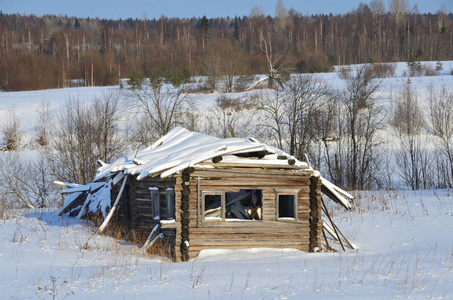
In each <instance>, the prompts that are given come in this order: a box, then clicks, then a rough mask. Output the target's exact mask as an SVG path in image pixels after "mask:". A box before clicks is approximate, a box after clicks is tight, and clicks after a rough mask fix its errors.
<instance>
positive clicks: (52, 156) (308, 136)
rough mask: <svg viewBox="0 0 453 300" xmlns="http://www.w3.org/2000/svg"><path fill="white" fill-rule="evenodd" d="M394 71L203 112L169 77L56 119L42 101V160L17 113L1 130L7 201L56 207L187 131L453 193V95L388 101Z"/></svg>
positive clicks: (315, 78) (385, 181) (257, 94)
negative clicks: (63, 189)
mask: <svg viewBox="0 0 453 300" xmlns="http://www.w3.org/2000/svg"><path fill="white" fill-rule="evenodd" d="M386 68H387V69H390V70H392V69H393V70H394V68H392V67H391V66H390V67H388V66H387V67H383V66H378V65H372V64H366V65H361V66H357V67H355V68H348V67H345V68H340V69H339V70H338V72H337V74H338V76H339V78H340V83H339V84H337V85H336V87H332V86H328V84H327V83H326V82H325V81H324V80H323V79H322V77H321V76H320V75H315V74H294V75H292V76H290V77H289V78H288V79H287V80H286V81H281V82H279V83H276V84H275V85H274V88H273V89H264V88H261V89H256V90H251V91H247V92H243V93H239V94H229V93H224V94H220V95H219V96H218V98H217V101H215V103H213V104H212V105H211V106H210V107H203V109H201V110H200V109H199V105H200V104H197V102H196V99H195V97H191V94H188V93H185V92H183V91H186V90H187V89H188V86H189V85H190V84H181V85H172V84H165V83H164V78H163V77H162V76H161V77H155V78H153V79H149V78H147V79H146V80H145V79H144V80H143V81H142V82H141V83H140V84H137V83H136V82H134V85H128V86H126V87H125V88H123V89H118V90H116V92H114V93H113V92H111V93H106V94H104V95H102V97H98V98H97V99H95V100H94V101H93V102H90V103H85V102H83V101H82V100H80V99H67V101H66V103H65V105H64V107H63V108H62V109H61V110H60V111H58V112H56V113H55V112H52V111H51V110H50V108H49V105H48V104H46V103H42V104H41V105H40V107H39V109H38V112H39V113H38V118H37V119H36V120H35V142H34V143H32V144H30V145H27V147H38V149H39V151H35V154H34V155H33V156H31V157H30V156H27V155H23V153H21V152H20V151H18V150H20V148H21V147H22V146H23V145H24V139H23V136H24V132H23V129H22V126H21V124H20V121H19V120H18V119H17V117H16V114H15V111H14V109H11V110H10V113H9V116H8V118H6V119H5V120H4V121H3V124H2V126H1V133H2V138H3V144H4V145H5V146H4V151H3V152H0V177H1V178H2V180H1V183H0V198H1V199H2V201H6V200H5V199H9V200H8V201H12V202H14V203H16V204H17V203H22V204H23V205H27V206H34V207H37V206H39V207H43V206H47V205H49V203H55V201H58V199H59V196H58V193H57V191H56V190H55V188H54V187H53V186H52V182H53V181H54V180H63V181H68V182H74V183H80V184H86V183H89V182H91V181H92V179H93V178H94V175H95V172H96V170H97V168H98V167H99V166H100V165H102V164H103V163H104V162H105V163H111V162H112V161H114V160H115V159H117V158H118V157H120V156H122V155H124V154H125V153H127V152H132V151H133V150H136V149H137V148H143V147H146V146H148V145H150V144H151V143H152V142H153V141H155V140H156V139H157V138H159V137H160V136H162V135H165V134H166V133H168V131H169V130H171V129H172V128H174V126H176V125H182V126H184V127H186V128H188V129H190V130H196V131H199V132H203V133H206V134H210V135H214V136H218V137H221V138H228V137H250V136H253V137H255V138H257V139H258V140H260V141H262V142H265V143H268V144H271V145H274V146H276V147H278V148H281V149H283V150H285V151H287V152H288V153H290V154H291V155H294V156H295V157H296V158H298V159H300V160H307V158H309V159H310V163H311V164H312V166H313V167H314V168H315V169H318V170H320V171H322V173H323V174H325V176H326V177H329V179H331V180H332V181H333V182H335V183H336V184H337V185H339V186H342V187H344V188H347V189H351V190H362V189H374V188H392V187H393V185H394V184H395V182H401V183H403V185H401V184H400V185H399V186H400V187H401V186H406V187H408V188H411V189H427V188H452V187H453V118H452V116H453V91H452V90H451V89H449V88H448V87H446V86H441V87H437V88H436V87H434V86H430V87H428V95H427V96H425V97H426V99H423V100H422V101H420V95H419V93H418V92H417V90H416V89H415V88H414V87H413V86H412V84H411V81H410V79H408V81H407V82H406V83H404V84H403V85H402V86H401V87H398V91H397V92H396V93H394V94H391V95H390V98H388V97H389V96H385V97H387V98H384V96H383V94H382V93H381V86H382V80H383V79H382V78H380V76H381V75H382V74H383V73H386V72H383V71H382V70H383V69H386ZM388 72H390V73H391V71H388ZM131 83H132V82H131ZM192 85H193V84H192ZM389 102H390V104H389ZM420 102H422V103H425V104H426V105H425V106H424V107H422V106H421V105H420V104H419V103H420ZM389 106H391V109H389ZM54 115H56V117H53V116H54ZM128 120H132V121H128ZM124 121H127V122H126V124H125V123H124ZM97 162H99V163H100V165H99V164H98V163H97Z"/></svg>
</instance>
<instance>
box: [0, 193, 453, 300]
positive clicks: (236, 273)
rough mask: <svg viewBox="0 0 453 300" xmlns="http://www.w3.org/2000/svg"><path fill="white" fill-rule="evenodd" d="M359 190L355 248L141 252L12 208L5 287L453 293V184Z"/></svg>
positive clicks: (102, 294) (3, 225)
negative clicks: (181, 258) (177, 258)
mask: <svg viewBox="0 0 453 300" xmlns="http://www.w3.org/2000/svg"><path fill="white" fill-rule="evenodd" d="M355 196H356V199H357V201H356V202H355V204H354V207H353V210H352V211H349V212H346V211H344V210H343V209H338V210H336V211H334V213H333V214H334V215H335V217H334V219H335V221H336V222H337V225H338V226H339V227H340V229H341V230H342V231H343V233H345V235H346V236H347V237H348V238H350V239H351V241H352V242H354V243H355V244H356V245H357V246H358V247H359V249H357V250H349V251H348V252H342V251H338V252H327V251H324V252H321V253H302V252H299V251H296V250H292V249H261V248H257V249H248V250H221V249H219V250H210V251H203V252H202V253H201V254H200V256H199V257H198V259H196V260H194V261H191V262H187V263H172V262H169V261H167V260H166V259H165V258H159V257H151V256H144V255H142V254H141V253H140V251H139V247H140V246H141V245H134V244H130V243H126V242H124V241H117V240H114V239H113V238H110V237H106V236H98V235H96V234H95V232H96V228H95V227H93V226H92V225H91V224H90V223H89V222H81V221H78V220H74V219H72V218H67V217H60V216H56V215H55V213H54V212H43V213H24V212H20V211H6V212H5V213H4V214H3V217H2V220H1V222H0V236H1V238H0V265H1V266H2V268H1V273H0V291H1V294H2V298H3V297H5V298H16V299H28V298H36V297H40V298H43V299H50V298H53V297H55V299H62V298H65V297H66V296H68V298H69V299H71V298H74V299H87V298H95V299H150V298H158V299H182V298H184V299H190V298H192V299H301V298H302V297H309V298H313V297H316V298H317V299H333V298H338V297H341V298H344V299H364V298H367V299H390V298H402V299H415V298H427V299H450V298H451V295H452V293H453V233H452V231H451V228H453V194H452V193H451V191H446V190H440V191H439V190H435V191H424V192H409V191H388V192H384V191H376V192H361V193H356V195H355ZM329 243H330V245H331V246H333V247H335V248H339V245H337V244H335V243H334V242H333V241H332V240H330V239H329ZM449 297H450V298H449Z"/></svg>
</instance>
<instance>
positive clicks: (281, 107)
mask: <svg viewBox="0 0 453 300" xmlns="http://www.w3.org/2000/svg"><path fill="white" fill-rule="evenodd" d="M255 97H256V98H257V99H258V101H257V104H256V105H257V107H258V109H259V110H260V111H262V112H263V113H264V120H263V123H262V126H263V127H264V128H266V129H267V130H268V132H269V136H271V138H272V139H273V143H274V144H275V145H276V146H277V147H278V148H280V149H285V148H286V139H285V136H286V133H285V109H286V108H285V105H286V103H287V101H288V100H287V99H288V97H289V95H288V91H287V90H285V89H284V87H283V86H280V85H276V86H275V89H274V90H271V91H269V90H261V91H259V92H256V93H255Z"/></svg>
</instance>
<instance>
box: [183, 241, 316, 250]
mask: <svg viewBox="0 0 453 300" xmlns="http://www.w3.org/2000/svg"><path fill="white" fill-rule="evenodd" d="M307 240H308V239H307ZM304 244H305V243H303V242H299V241H291V240H247V241H242V242H238V240H237V239H225V240H221V241H220V240H204V241H199V240H192V239H191V240H190V245H191V246H190V247H225V246H234V247H235V248H240V247H279V248H293V247H298V246H302V245H304Z"/></svg>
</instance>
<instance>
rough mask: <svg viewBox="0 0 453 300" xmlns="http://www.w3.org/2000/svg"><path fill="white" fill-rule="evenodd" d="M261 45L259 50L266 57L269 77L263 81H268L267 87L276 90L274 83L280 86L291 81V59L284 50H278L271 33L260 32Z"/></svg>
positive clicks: (261, 30)
mask: <svg viewBox="0 0 453 300" xmlns="http://www.w3.org/2000/svg"><path fill="white" fill-rule="evenodd" d="M258 34H259V45H258V48H259V49H260V50H261V51H262V52H263V53H264V55H265V56H266V73H267V77H266V78H264V79H262V80H267V87H268V88H270V89H272V88H274V81H277V82H278V83H279V84H280V85H282V83H283V82H285V81H286V80H288V79H289V74H290V70H289V69H290V59H289V56H288V55H287V53H286V51H285V50H284V49H278V47H276V45H274V43H273V41H272V38H271V32H270V31H267V32H264V30H263V29H259V30H258Z"/></svg>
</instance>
